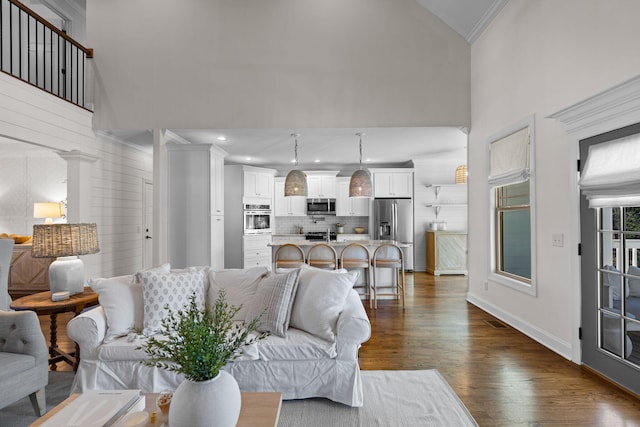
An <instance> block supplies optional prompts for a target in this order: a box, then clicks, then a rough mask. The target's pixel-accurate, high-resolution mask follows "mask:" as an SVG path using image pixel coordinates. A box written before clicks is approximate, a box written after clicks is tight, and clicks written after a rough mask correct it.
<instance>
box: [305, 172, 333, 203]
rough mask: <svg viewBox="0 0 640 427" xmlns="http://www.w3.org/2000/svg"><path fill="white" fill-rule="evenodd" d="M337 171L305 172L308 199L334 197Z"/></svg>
mask: <svg viewBox="0 0 640 427" xmlns="http://www.w3.org/2000/svg"><path fill="white" fill-rule="evenodd" d="M337 174H338V172H337V171H332V172H329V171H322V172H316V171H312V172H307V186H308V189H309V193H308V195H307V197H308V198H310V199H319V198H327V199H334V198H335V197H336V175H337Z"/></svg>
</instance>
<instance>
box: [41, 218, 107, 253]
mask: <svg viewBox="0 0 640 427" xmlns="http://www.w3.org/2000/svg"><path fill="white" fill-rule="evenodd" d="M99 251H100V247H99V245H98V228H97V226H96V224H86V223H85V224H36V225H34V226H33V246H32V248H31V256H32V257H34V258H50V257H54V258H57V257H66V256H75V255H88V254H95V253H97V252H99Z"/></svg>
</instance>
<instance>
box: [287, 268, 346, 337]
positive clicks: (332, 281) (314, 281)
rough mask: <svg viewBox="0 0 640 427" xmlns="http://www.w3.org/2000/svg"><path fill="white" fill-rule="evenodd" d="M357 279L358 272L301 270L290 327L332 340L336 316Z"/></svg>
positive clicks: (340, 311) (338, 314) (336, 320)
mask: <svg viewBox="0 0 640 427" xmlns="http://www.w3.org/2000/svg"><path fill="white" fill-rule="evenodd" d="M357 278H358V272H357V271H349V272H343V271H339V270H321V269H315V268H313V269H312V268H305V269H302V271H301V272H300V279H299V280H298V291H297V293H296V298H295V300H294V303H293V309H292V311H291V322H290V326H291V327H293V328H297V329H301V330H303V331H306V332H309V333H310V334H312V335H315V336H317V337H318V338H322V339H324V340H327V341H331V342H332V341H335V333H336V324H337V322H338V317H339V316H340V313H342V309H343V308H344V303H345V301H346V300H347V295H348V294H349V291H350V290H351V289H352V288H353V285H354V283H355V282H356V280H357Z"/></svg>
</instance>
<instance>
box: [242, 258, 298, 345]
mask: <svg viewBox="0 0 640 427" xmlns="http://www.w3.org/2000/svg"><path fill="white" fill-rule="evenodd" d="M299 275H300V270H298V269H296V270H293V271H291V272H289V273H285V274H272V275H270V276H267V277H265V278H263V279H262V280H260V283H259V284H258V289H257V291H256V293H255V295H254V296H253V298H252V300H251V302H250V303H249V304H248V307H247V318H246V321H247V322H251V321H252V320H253V319H255V318H257V317H260V316H262V317H260V324H259V325H258V327H257V330H258V331H259V332H271V334H273V335H277V336H279V337H286V334H287V329H289V319H290V318H291V309H292V305H293V299H294V298H295V295H296V289H297V288H298V276H299Z"/></svg>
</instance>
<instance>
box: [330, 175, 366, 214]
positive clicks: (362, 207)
mask: <svg viewBox="0 0 640 427" xmlns="http://www.w3.org/2000/svg"><path fill="white" fill-rule="evenodd" d="M350 180H351V179H350V178H338V179H337V183H336V216H369V201H370V199H369V198H368V197H349V182H350Z"/></svg>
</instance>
